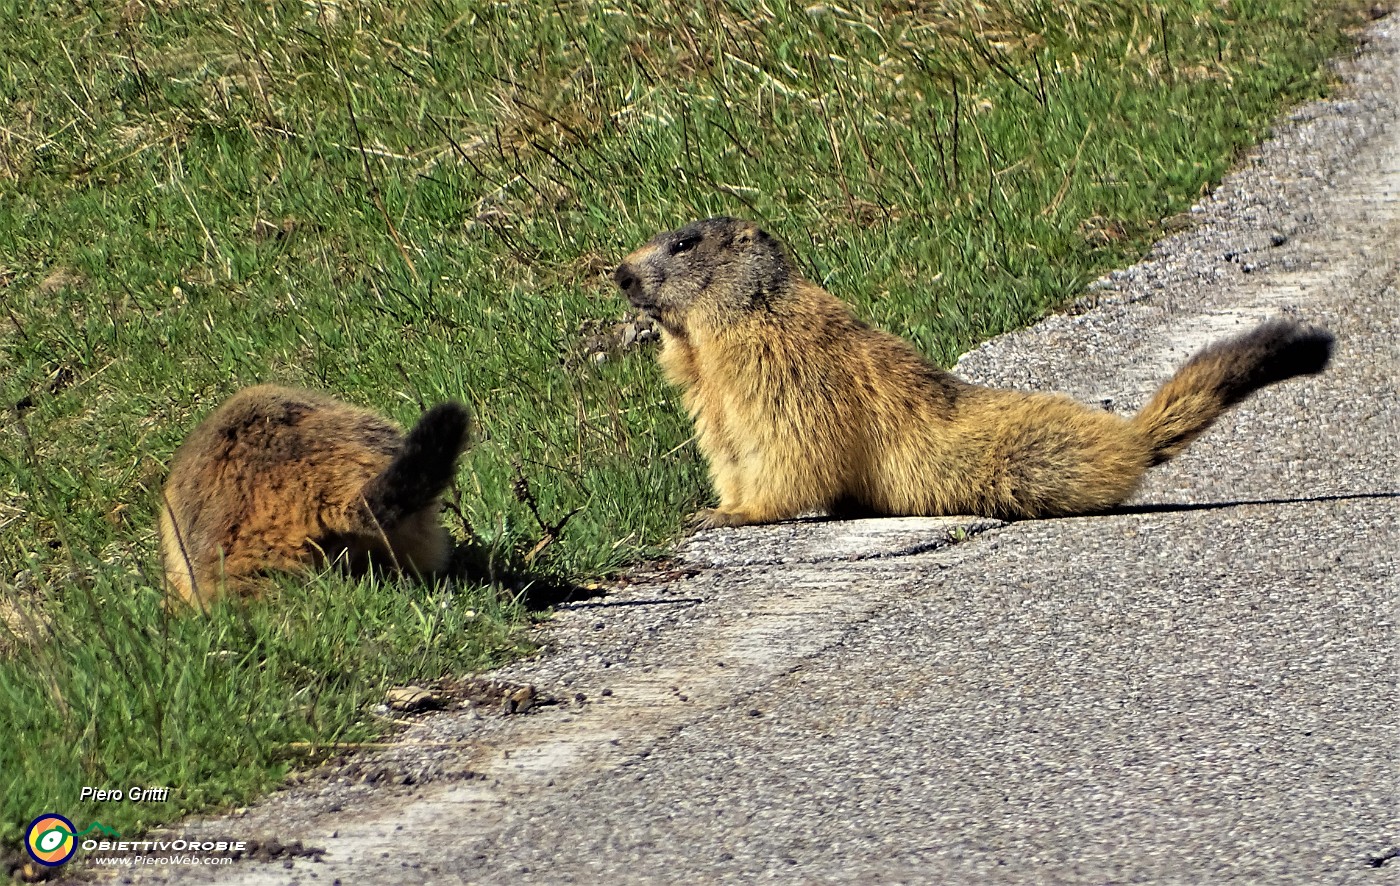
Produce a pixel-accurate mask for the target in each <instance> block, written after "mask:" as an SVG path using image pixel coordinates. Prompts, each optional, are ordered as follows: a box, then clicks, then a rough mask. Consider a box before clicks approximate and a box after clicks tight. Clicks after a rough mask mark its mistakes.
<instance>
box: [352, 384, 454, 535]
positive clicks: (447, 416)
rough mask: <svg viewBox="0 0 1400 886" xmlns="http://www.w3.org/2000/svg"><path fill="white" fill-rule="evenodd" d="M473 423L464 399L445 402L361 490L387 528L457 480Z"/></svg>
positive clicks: (420, 421)
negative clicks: (455, 475)
mask: <svg viewBox="0 0 1400 886" xmlns="http://www.w3.org/2000/svg"><path fill="white" fill-rule="evenodd" d="M470 426H471V417H470V415H469V414H468V413H467V409H466V407H465V406H462V405H461V404H460V403H452V402H448V403H439V404H438V405H436V406H434V407H433V408H432V409H429V410H428V411H427V412H425V413H423V415H422V417H421V418H419V419H418V423H417V424H415V425H414V426H413V429H412V430H410V431H409V432H408V436H407V437H406V438H405V439H404V441H403V448H402V449H400V450H399V453H398V455H396V456H395V457H394V460H393V461H391V462H389V466H388V467H386V468H385V469H384V470H383V471H381V472H380V474H379V476H377V477H375V478H374V479H373V480H371V481H369V483H367V484H365V488H364V490H363V492H362V493H361V494H362V495H363V496H364V499H365V503H366V504H367V505H369V509H370V512H371V513H372V514H374V519H375V520H376V521H377V522H378V523H379V526H380V528H381V529H384V530H386V531H387V530H389V529H392V528H393V527H395V526H397V525H398V524H399V523H400V522H402V521H403V520H404V519H405V518H406V517H410V516H412V515H413V514H416V513H418V512H419V511H421V510H423V509H424V508H425V507H428V506H429V505H430V504H431V503H432V501H433V499H435V498H437V497H438V496H439V495H441V494H442V491H443V490H444V489H446V488H447V484H448V483H450V482H452V472H453V468H454V466H455V465H456V463H457V456H458V455H459V454H461V452H462V449H463V448H464V447H465V446H466V443H467V431H468V429H469V428H470Z"/></svg>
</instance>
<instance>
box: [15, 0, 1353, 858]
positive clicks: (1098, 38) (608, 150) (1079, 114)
mask: <svg viewBox="0 0 1400 886" xmlns="http://www.w3.org/2000/svg"><path fill="white" fill-rule="evenodd" d="M1347 5H1348V4H1343V6H1347ZM33 6H34V4H29V3H21V2H19V0H0V21H5V22H7V23H10V22H15V23H16V24H15V25H14V26H12V27H11V26H9V25H7V27H6V28H4V29H0V403H2V404H5V406H6V411H5V413H4V420H3V422H0V527H3V536H0V593H3V594H4V595H5V597H6V599H20V600H22V601H23V606H24V607H25V609H26V611H28V610H29V609H32V608H33V607H35V606H38V607H40V608H41V609H42V611H43V612H46V613H48V615H49V617H50V618H51V619H52V621H53V622H54V625H55V627H54V629H55V630H56V632H57V634H56V637H55V639H54V640H53V641H51V642H49V643H47V644H45V645H44V646H42V647H40V649H39V650H38V651H37V652H33V653H22V654H20V655H19V656H18V657H12V658H11V660H8V661H3V660H0V723H4V724H5V726H4V727H3V729H2V730H0V840H5V841H8V840H11V839H13V838H14V837H15V836H16V835H17V833H18V831H17V830H16V829H17V828H20V827H22V826H23V824H24V823H25V822H26V821H27V820H28V819H29V818H30V817H32V816H33V815H35V814H37V813H38V812H39V811H41V810H42V809H45V808H54V809H57V810H59V811H63V812H66V813H68V814H70V816H76V817H77V819H82V818H83V817H84V816H90V815H91V814H92V813H94V812H95V811H97V810H96V809H95V808H94V807H88V808H83V807H80V806H79V805H78V804H77V802H76V796H77V788H78V786H81V785H83V784H96V785H97V786H109V787H111V786H117V785H125V784H127V783H128V782H131V783H138V782H139V783H148V784H169V785H171V786H174V787H176V789H177V790H176V792H174V793H175V794H177V795H178V796H179V798H180V800H179V802H178V803H172V804H169V805H167V806H164V807H144V808H143V807H134V808H125V809H123V810H122V811H121V812H120V816H121V817H120V818H118V820H116V821H115V822H107V823H109V824H113V823H115V824H116V825H117V826H118V827H137V826H139V825H141V824H143V823H147V822H150V821H152V820H154V819H155V818H156V817H160V816H165V815H168V814H171V813H173V812H177V811H179V810H181V809H184V808H196V807H198V806H200V805H203V804H205V803H210V802H232V801H234V800H235V799H236V798H238V797H241V796H244V795H245V794H246V793H247V792H248V791H250V790H256V789H260V788H263V787H266V786H267V785H268V784H269V783H271V781H272V780H274V779H275V778H276V777H277V776H278V773H279V771H280V769H279V767H280V765H281V764H280V763H278V761H279V760H281V759H282V755H281V753H280V750H279V749H280V748H281V747H282V746H283V745H284V744H285V743H286V742H288V741H292V740H299V739H305V738H313V737H333V736H341V737H344V736H347V735H359V734H365V730H366V729H367V728H368V727H365V726H364V725H362V724H361V721H360V717H359V711H360V710H361V709H362V707H363V705H364V703H365V702H366V701H367V700H368V699H370V698H371V697H373V695H374V693H375V692H376V691H377V688H378V687H380V686H382V685H383V683H384V682H385V681H389V680H395V679H398V680H402V679H407V678H410V677H420V678H421V677H432V676H436V675H439V674H442V673H445V672H448V671H451V670H453V669H461V668H466V667H473V666H480V665H482V664H485V663H488V662H490V661H491V660H493V657H494V656H496V655H497V654H499V653H500V652H503V651H509V650H510V649H512V648H516V647H517V645H518V644H519V643H520V642H521V641H520V637H519V634H518V632H517V631H513V630H512V628H511V627H510V625H511V623H512V619H513V618H517V617H518V616H517V615H515V614H513V613H512V612H511V611H510V610H509V607H505V608H504V609H503V608H502V607H501V606H500V605H497V604H495V603H493V602H492V601H493V600H494V596H495V595H494V594H493V593H492V592H491V591H490V590H489V589H470V590H466V591H463V592H461V593H460V594H459V595H458V596H455V597H452V596H450V595H447V594H446V592H442V591H434V590H431V589H413V588H403V587H399V586H376V585H375V584H373V583H365V584H361V585H353V584H349V583H346V582H342V581H339V580H336V579H334V578H325V579H322V580H319V581H317V582H313V585H312V588H311V590H309V591H304V590H297V589H296V588H297V586H296V584H295V583H291V584H289V585H288V590H287V594H286V597H285V599H283V600H282V601H280V602H279V603H278V604H277V606H276V607H254V608H253V609H251V610H237V609H229V610H228V611H225V612H221V613H219V614H218V615H216V617H215V618H214V619H213V620H212V622H211V625H212V626H206V625H205V624H204V623H202V622H198V623H189V622H186V621H183V620H179V619H175V620H170V619H166V618H165V617H164V616H163V615H162V614H161V612H160V609H159V606H158V604H157V593H156V591H155V590H154V588H155V587H157V586H158V584H157V582H156V581H155V579H154V577H155V576H156V575H157V572H156V571H155V568H154V564H155V558H154V536H153V533H152V530H151V517H152V513H153V493H154V491H155V490H156V489H157V488H158V486H159V483H160V481H161V479H162V472H163V465H164V464H165V462H166V460H167V459H168V457H169V454H170V453H171V452H172V451H173V449H174V447H175V446H176V445H177V443H178V441H179V439H180V438H181V435H182V434H183V433H184V432H185V431H186V430H187V429H188V428H189V427H190V425H191V423H192V422H193V421H194V420H196V419H197V417H198V416H199V415H201V414H203V413H204V412H206V411H207V410H209V409H210V408H212V407H213V406H214V405H215V404H216V403H217V402H218V401H219V400H220V399H221V398H223V397H224V396H226V395H227V394H228V393H230V392H231V391H233V390H235V389H236V388H237V387H239V386H241V385H244V384H248V383H252V382H256V381H265V380H276V381H281V382H287V383H294V384H304V385H310V386H316V387H321V388H325V389H328V390H331V391H334V392H337V393H338V394H340V395H342V396H344V397H346V398H348V399H351V400H353V401H355V402H358V403H362V404H366V405H372V406H375V407H377V408H380V409H384V410H386V411H388V412H390V413H392V414H393V415H394V416H395V417H396V418H398V419H400V420H402V421H410V420H411V419H412V418H413V417H414V416H415V414H416V413H417V411H418V410H419V408H420V406H421V405H422V404H424V403H431V402H433V401H436V400H439V399H442V398H446V397H456V398H459V399H463V400H465V401H467V402H469V403H470V404H472V406H473V407H474V408H475V409H476V411H477V413H478V415H479V418H480V422H481V425H482V440H481V443H480V444H479V445H478V446H477V447H476V448H475V449H474V451H473V453H472V454H471V456H470V457H469V459H468V464H467V467H466V469H465V470H464V471H463V472H462V475H461V478H462V479H461V484H460V489H461V495H460V502H459V503H460V506H461V512H462V514H463V515H464V517H465V523H460V522H459V525H458V528H459V530H462V531H465V530H466V529H467V528H468V527H470V529H471V530H473V531H474V532H475V533H476V534H477V535H478V536H480V537H481V538H483V539H484V540H485V542H486V544H487V546H488V548H489V549H491V550H492V551H494V552H496V553H497V554H499V555H500V556H503V557H507V558H509V557H516V558H517V559H518V557H519V552H520V551H522V550H528V549H529V548H530V547H532V546H533V545H534V543H535V542H536V541H538V540H539V538H540V536H541V530H540V527H539V525H538V523H537V521H536V520H535V518H534V517H533V516H532V515H531V514H530V513H529V511H528V509H527V508H526V507H525V506H524V505H523V504H522V502H521V501H520V500H519V497H518V496H517V495H516V494H515V492H514V491H513V490H514V488H515V487H516V485H517V484H516V483H515V480H516V477H517V466H519V470H520V471H521V472H522V475H523V477H524V478H525V480H526V482H527V483H528V485H529V487H530V489H532V490H533V493H534V496H535V498H536V499H537V501H538V505H539V508H540V511H541V514H542V516H543V517H544V519H545V520H546V521H555V520H558V519H560V518H562V517H563V516H564V515H565V514H568V513H569V512H571V511H573V510H574V509H579V511H578V513H577V515H576V516H574V517H573V519H572V520H570V521H569V523H568V524H567V527H566V529H565V531H564V533H563V535H562V538H561V539H560V540H559V542H558V543H556V544H554V545H552V546H550V547H549V548H547V549H546V550H545V552H544V554H543V555H542V557H541V558H540V559H539V560H538V561H536V564H535V565H536V566H537V567H539V568H542V569H544V570H546V571H549V572H552V573H556V574H562V575H567V576H574V577H578V576H583V575H590V574H598V573H600V572H605V571H607V570H609V569H612V568H615V567H617V566H619V565H620V564H623V563H626V562H628V561H629V560H631V559H634V558H636V557H637V556H639V555H644V554H646V553H648V552H654V551H656V550H658V549H659V546H661V545H664V544H665V543H666V541H667V539H669V538H671V537H672V536H673V535H674V533H675V532H676V531H677V529H678V527H679V525H680V521H681V519H682V517H683V516H684V515H685V514H686V513H688V512H689V511H691V510H693V509H694V508H695V507H697V506H698V505H700V504H702V503H703V502H704V499H705V496H706V494H707V490H706V487H705V484H704V472H703V466H702V465H701V464H700V463H699V462H698V459H697V457H696V455H695V453H694V451H693V449H692V448H691V447H687V446H685V445H684V442H685V440H686V438H687V437H688V435H689V433H690V430H689V427H688V424H687V422H686V421H685V420H684V418H683V416H681V415H680V414H678V411H677V409H676V407H675V405H674V404H673V402H672V399H671V394H670V392H669V391H668V390H667V389H666V387H665V386H664V385H663V384H662V383H661V382H660V380H659V377H658V375H657V373H656V371H655V369H654V367H653V366H652V361H651V360H650V355H649V354H645V353H639V354H634V355H631V356H629V357H627V358H626V359H623V360H620V361H610V362H608V363H605V364H603V365H601V366H596V367H595V366H593V365H592V364H586V365H583V366H580V365H578V364H577V363H576V362H574V361H570V360H568V359H567V357H568V356H569V355H570V352H571V348H572V347H573V345H574V343H575V340H576V338H577V333H578V330H579V326H580V324H581V323H582V322H585V321H588V320H606V319H608V318H615V317H619V316H621V315H622V313H623V306H622V303H621V302H620V300H619V299H618V298H617V297H616V296H615V294H614V293H613V291H612V290H611V288H610V286H609V284H608V281H607V277H606V269H607V267H608V266H609V264H610V263H611V262H613V261H615V260H616V258H617V257H618V256H619V255H621V254H623V253H624V252H625V251H627V250H628V249H630V248H631V247H632V246H635V245H636V244H638V243H640V242H641V241H643V240H645V239H646V238H648V237H650V236H651V235H652V234H653V233H655V232H656V231H657V230H660V229H662V228H669V227H674V226H676V225H678V224H680V223H683V222H685V221H687V220H690V219H692V218H696V217H702V216H706V215H712V214H719V213H727V214H734V215H742V216H747V217H753V218H757V219H761V220H762V221H764V222H765V223H766V224H767V225H768V226H769V227H771V228H772V229H773V230H774V231H775V233H777V234H779V235H780V236H782V237H783V238H785V239H786V240H787V241H788V242H789V243H790V244H791V245H792V247H793V249H794V251H795V252H796V253H797V255H798V257H799V260H800V261H802V262H803V263H804V265H805V266H806V267H807V268H808V270H809V272H810V274H811V275H812V276H813V277H814V279H817V280H819V281H820V282H822V283H823V284H824V285H826V286H827V287H828V288H830V289H832V290H833V291H834V292H836V293H837V294H839V295H841V296H843V297H845V298H847V299H849V300H850V301H851V302H852V303H853V304H855V305H856V308H857V310H858V311H859V312H860V313H861V314H862V315H863V316H865V317H867V318H869V319H871V320H873V321H875V322H877V323H879V324H881V325H884V326H886V327H887V328H890V329H892V330H894V331H897V332H899V333H901V334H905V335H908V336H910V337H912V338H913V339H914V340H915V341H916V342H917V343H918V344H919V345H920V346H921V347H922V348H923V349H924V350H925V351H926V352H927V353H928V354H929V355H930V356H931V357H933V358H934V359H936V360H938V361H941V362H944V363H947V362H949V361H951V360H952V359H953V357H954V356H955V355H957V354H958V353H960V352H961V351H962V350H964V349H965V348H967V347H968V346H970V345H971V344H973V343H975V342H976V341H979V340H981V339H983V338H985V337H988V336H990V335H993V334H996V333H998V332H1001V331H1004V330H1006V329H1009V328H1013V327H1015V326H1018V325H1021V324H1024V323H1026V322H1028V321H1030V320H1033V319H1034V318H1036V317H1037V316H1039V315H1040V314H1042V313H1043V312H1044V311H1046V310H1047V309H1049V308H1051V307H1053V306H1054V305H1056V304H1059V303H1062V302H1063V301H1064V300H1065V299H1066V298H1069V297H1071V296H1073V295H1074V294H1075V293H1076V292H1077V291H1078V290H1079V289H1080V287H1081V286H1082V285H1083V284H1084V283H1085V282H1087V281H1088V280H1090V279H1092V278H1093V277H1094V276H1095V275H1097V274H1098V273H1100V272H1101V271H1102V270H1103V269H1105V268H1107V267H1110V266H1112V265H1114V264H1118V263H1121V262H1123V261H1126V260H1128V259H1129V258H1131V257H1132V256H1134V255H1135V254H1136V253H1137V252H1138V250H1140V249H1141V247H1142V245H1143V243H1145V242H1146V240H1147V239H1148V238H1150V237H1151V236H1153V235H1154V234H1155V233H1156V232H1158V231H1159V230H1160V227H1159V222H1160V220H1162V219H1164V218H1166V217H1168V216H1170V215H1172V214H1173V213H1176V212H1179V211H1181V210H1182V209H1184V208H1185V207H1186V206H1187V205H1188V204H1189V202H1190V201H1191V200H1192V199H1193V198H1194V197H1195V196H1197V195H1198V194H1199V193H1200V192H1201V189H1202V188H1203V187H1205V186H1206V185H1208V184H1209V183H1210V182H1211V181H1213V180H1214V179H1215V178H1217V177H1218V176H1219V174H1220V173H1221V172H1222V171H1223V170H1224V169H1225V168H1226V167H1227V166H1228V164H1229V163H1230V162H1231V160H1232V158H1233V157H1234V156H1235V154H1236V152H1237V151H1238V150H1239V149H1240V147H1241V146H1243V145H1246V144H1248V143H1249V142H1250V141H1252V140H1254V139H1255V138H1257V137H1258V135H1259V134H1260V133H1261V132H1262V131H1263V128H1264V127H1265V125H1266V124H1267V121H1268V120H1269V119H1270V117H1271V116H1272V115H1273V114H1275V113H1276V112H1277V111H1278V109H1279V108H1280V107H1281V105H1282V104H1283V103H1285V102H1288V101H1292V100H1296V99H1299V98H1302V97H1306V96H1310V95H1314V94H1316V93H1317V92H1318V91H1319V87H1320V84H1321V82H1322V78H1321V75H1320V74H1319V67H1320V65H1321V63H1322V60H1323V59H1324V58H1325V57H1326V56H1327V55H1329V54H1332V53H1334V52H1336V51H1338V50H1339V48H1340V47H1341V46H1342V38H1341V36H1340V33H1339V28H1340V26H1341V25H1342V24H1343V23H1344V22H1345V21H1346V13H1345V11H1344V10H1339V9H1338V8H1337V4H1335V3H1322V4H1315V3H1308V2H1301V0H1296V2H1295V0H1253V2H1250V0H1238V2H1224V3H1217V2H1204V0H1172V2H1163V3H1157V4H1152V5H1151V6H1150V7H1149V6H1145V5H1135V4H1124V3H1109V2H1082V3H1076V4H1071V5H1069V7H1068V9H1069V10H1071V11H1069V12H1066V11H1065V8H1064V6H1063V5H1052V4H1040V3H1030V2H1024V0H1013V2H1004V3H998V4H983V3H975V2H969V0H957V2H951V3H947V4H941V5H933V6H924V5H921V4H915V3H894V4H888V5H881V4H878V3H875V2H873V0H864V2H861V3H855V4H847V5H844V6H838V5H834V4H833V5H826V6H804V5H802V4H798V5H787V4H784V3H781V2H768V3H728V4H708V5H706V6H704V7H703V11H700V10H698V9H696V8H692V7H691V6H690V5H688V4H682V3H665V2H663V3H654V4H647V5H635V6H633V5H629V6H602V5H595V4H582V3H574V2H560V3H547V4H536V5H535V7H534V8H530V9H523V8H521V5H520V4H515V5H512V4H497V5H485V4H465V3H451V2H447V0H401V2H398V3H394V4H380V3H356V2H352V0H341V2H332V0H325V2H323V3H303V2H259V3H234V2H231V0H222V2H220V0H146V2H132V3H122V2H106V0H94V2H91V3H83V4H76V3H66V2H65V3H53V4H48V5H47V6H48V7H49V9H48V11H46V12H38V13H35V12H32V11H31V9H32V7H33ZM15 406H18V407H19V408H11V407H15ZM450 522H457V521H450ZM469 610H470V611H472V612H473V613H474V614H472V615H467V614H466V613H467V612H468V611H469ZM250 763H251V764H253V765H247V764H250ZM133 779H135V780H136V781H135V782H133V781H132V780H133ZM113 811H114V810H113V809H112V808H111V807H108V808H103V809H102V810H101V812H102V815H103V818H104V821H105V820H106V819H107V818H108V817H110V813H111V812H113Z"/></svg>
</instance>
